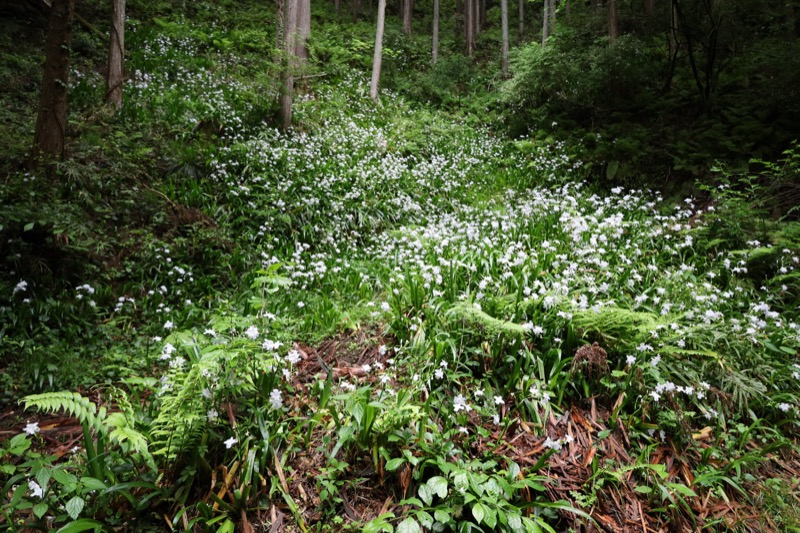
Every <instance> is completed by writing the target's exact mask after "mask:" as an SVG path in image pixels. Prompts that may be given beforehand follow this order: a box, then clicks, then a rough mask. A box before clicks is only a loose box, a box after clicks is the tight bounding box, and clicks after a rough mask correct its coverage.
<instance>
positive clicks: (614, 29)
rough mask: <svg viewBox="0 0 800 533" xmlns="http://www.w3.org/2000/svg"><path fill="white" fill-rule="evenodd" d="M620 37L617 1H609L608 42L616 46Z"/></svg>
mask: <svg viewBox="0 0 800 533" xmlns="http://www.w3.org/2000/svg"><path fill="white" fill-rule="evenodd" d="M617 37H619V19H618V18H617V0H608V40H609V41H610V42H611V44H614V43H615V42H616V40H617Z"/></svg>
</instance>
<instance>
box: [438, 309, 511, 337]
mask: <svg viewBox="0 0 800 533" xmlns="http://www.w3.org/2000/svg"><path fill="white" fill-rule="evenodd" d="M447 316H448V317H449V318H451V319H455V320H466V321H467V322H470V323H472V324H477V325H480V326H483V327H484V328H485V329H486V332H487V333H489V334H490V335H501V334H502V335H506V336H510V337H521V336H523V335H525V333H526V331H527V330H526V329H525V327H524V326H522V325H520V324H517V323H515V322H509V321H507V320H502V319H499V318H495V317H493V316H491V315H489V314H487V313H485V312H483V311H481V310H480V309H478V308H477V307H475V306H474V305H473V304H470V303H464V302H460V303H457V304H455V305H453V307H451V308H450V309H449V310H448V311H447Z"/></svg>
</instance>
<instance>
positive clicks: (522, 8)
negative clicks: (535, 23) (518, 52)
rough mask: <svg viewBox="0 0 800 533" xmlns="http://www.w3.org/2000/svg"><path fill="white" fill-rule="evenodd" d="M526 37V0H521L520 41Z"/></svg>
mask: <svg viewBox="0 0 800 533" xmlns="http://www.w3.org/2000/svg"><path fill="white" fill-rule="evenodd" d="M524 35H525V0H519V40H520V41H522V38H523V36H524Z"/></svg>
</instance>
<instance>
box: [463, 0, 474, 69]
mask: <svg viewBox="0 0 800 533" xmlns="http://www.w3.org/2000/svg"><path fill="white" fill-rule="evenodd" d="M473 2H475V0H466V3H465V9H464V14H465V18H464V27H465V28H466V32H467V55H468V56H472V52H473V51H474V49H475V34H474V28H475V25H474V23H473V18H474V17H475V10H474V9H473V8H472V4H473Z"/></svg>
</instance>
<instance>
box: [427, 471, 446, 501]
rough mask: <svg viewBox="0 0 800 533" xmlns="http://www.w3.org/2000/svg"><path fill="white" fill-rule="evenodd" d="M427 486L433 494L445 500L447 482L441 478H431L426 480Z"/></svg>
mask: <svg viewBox="0 0 800 533" xmlns="http://www.w3.org/2000/svg"><path fill="white" fill-rule="evenodd" d="M427 485H428V486H429V487H430V488H431V490H433V492H435V493H436V494H437V495H438V496H439V497H440V498H443V499H444V498H447V480H446V479H445V478H443V477H442V476H433V477H432V478H430V479H429V480H428V483H427Z"/></svg>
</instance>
